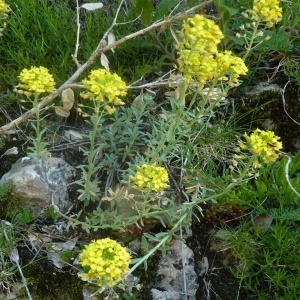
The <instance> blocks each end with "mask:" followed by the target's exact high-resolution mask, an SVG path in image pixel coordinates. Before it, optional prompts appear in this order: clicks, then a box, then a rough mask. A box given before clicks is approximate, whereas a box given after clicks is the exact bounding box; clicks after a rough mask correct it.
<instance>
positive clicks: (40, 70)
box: [16, 67, 55, 96]
mask: <svg viewBox="0 0 300 300" xmlns="http://www.w3.org/2000/svg"><path fill="white" fill-rule="evenodd" d="M18 78H19V80H20V83H19V84H18V85H17V86H16V91H17V92H18V93H20V94H25V95H27V96H31V95H32V94H33V93H35V94H37V95H39V94H41V93H45V92H49V93H51V92H53V90H54V85H55V82H54V79H53V77H52V75H51V74H50V73H49V71H48V69H47V68H44V67H31V68H30V69H29V70H28V69H23V70H22V72H21V74H20V75H19V76H18ZM18 88H20V89H18Z"/></svg>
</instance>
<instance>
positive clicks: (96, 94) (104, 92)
mask: <svg viewBox="0 0 300 300" xmlns="http://www.w3.org/2000/svg"><path fill="white" fill-rule="evenodd" d="M82 83H83V84H84V86H85V87H86V88H87V89H88V90H89V91H88V92H83V93H80V96H81V97H82V98H84V99H95V100H98V101H100V102H103V101H104V100H106V101H108V103H109V104H110V105H107V106H106V107H105V109H106V110H107V112H108V113H113V112H114V106H119V105H123V104H124V102H122V101H121V99H120V97H122V96H125V95H126V90H125V89H126V83H125V82H124V81H123V80H122V79H121V78H120V77H119V76H118V75H117V74H112V73H110V72H108V71H106V70H105V69H97V70H93V71H91V73H90V75H89V76H88V78H87V79H84V80H82Z"/></svg>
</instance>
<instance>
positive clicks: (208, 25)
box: [179, 15, 224, 54]
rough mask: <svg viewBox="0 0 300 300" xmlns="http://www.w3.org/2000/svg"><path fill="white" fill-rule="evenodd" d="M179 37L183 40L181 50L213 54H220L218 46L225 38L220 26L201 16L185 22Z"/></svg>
mask: <svg viewBox="0 0 300 300" xmlns="http://www.w3.org/2000/svg"><path fill="white" fill-rule="evenodd" d="M179 36H180V37H181V39H182V41H181V42H180V43H179V48H182V49H198V51H199V52H200V53H211V54H212V53H217V52H218V46H217V45H218V44H219V43H220V42H221V40H222V39H223V38H224V35H223V33H222V31H221V30H220V28H219V26H218V25H216V24H215V23H214V22H213V21H211V20H209V19H207V18H205V17H203V16H201V15H195V16H194V17H192V18H188V19H187V20H184V21H183V25H182V30H181V32H180V33H179Z"/></svg>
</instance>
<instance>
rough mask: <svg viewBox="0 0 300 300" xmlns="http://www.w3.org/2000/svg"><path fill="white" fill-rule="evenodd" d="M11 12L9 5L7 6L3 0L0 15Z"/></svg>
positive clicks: (0, 3) (0, 0) (0, 2)
mask: <svg viewBox="0 0 300 300" xmlns="http://www.w3.org/2000/svg"><path fill="white" fill-rule="evenodd" d="M9 11H10V8H9V6H8V4H6V3H5V2H4V1H3V0H0V15H4V14H6V13H8V12H9Z"/></svg>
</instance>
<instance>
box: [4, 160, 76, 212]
mask: <svg viewBox="0 0 300 300" xmlns="http://www.w3.org/2000/svg"><path fill="white" fill-rule="evenodd" d="M74 176H75V169H74V168H73V167H71V166H70V165H69V164H67V163H66V162H65V161H64V160H63V159H61V158H57V157H49V158H47V159H33V158H28V157H24V158H21V159H19V160H18V161H17V162H16V163H15V164H14V165H13V166H12V168H11V170H10V171H9V172H8V173H6V174H5V175H4V176H3V177H2V178H1V180H0V184H7V185H9V186H10V187H11V189H12V193H13V194H14V195H16V196H18V197H19V198H20V199H21V201H23V203H24V207H26V206H28V207H29V208H30V210H31V211H32V212H33V213H39V212H41V211H42V210H44V209H47V208H48V207H49V206H50V205H51V204H55V205H56V206H57V207H58V208H59V209H60V210H61V211H62V212H66V211H67V210H68V209H69V208H70V207H71V206H72V202H71V201H70V200H69V194H68V188H67V185H68V183H69V182H70V180H71V179H72V178H73V177H74Z"/></svg>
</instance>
